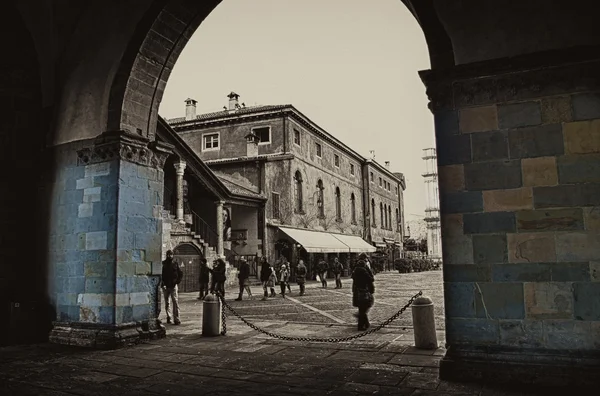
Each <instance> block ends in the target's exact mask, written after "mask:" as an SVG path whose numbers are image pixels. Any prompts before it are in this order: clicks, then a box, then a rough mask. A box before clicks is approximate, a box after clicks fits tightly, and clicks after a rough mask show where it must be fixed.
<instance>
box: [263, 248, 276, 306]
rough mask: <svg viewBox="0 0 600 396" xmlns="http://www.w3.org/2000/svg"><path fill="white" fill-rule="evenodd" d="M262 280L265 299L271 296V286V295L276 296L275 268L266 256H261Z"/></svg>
mask: <svg viewBox="0 0 600 396" xmlns="http://www.w3.org/2000/svg"><path fill="white" fill-rule="evenodd" d="M260 282H261V284H262V287H263V292H264V295H263V298H262V300H263V301H266V300H267V298H268V297H269V291H268V289H269V288H271V297H274V296H275V270H274V269H273V267H271V264H269V262H268V261H267V258H266V257H265V256H262V257H261V258H260Z"/></svg>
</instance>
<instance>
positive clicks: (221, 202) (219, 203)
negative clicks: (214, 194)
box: [215, 200, 226, 206]
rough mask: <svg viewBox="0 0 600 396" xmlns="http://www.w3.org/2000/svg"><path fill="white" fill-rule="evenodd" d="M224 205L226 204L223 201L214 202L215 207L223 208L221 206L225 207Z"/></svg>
mask: <svg viewBox="0 0 600 396" xmlns="http://www.w3.org/2000/svg"><path fill="white" fill-rule="evenodd" d="M225 203H226V202H225V201H223V200H219V201H215V204H216V205H219V206H223V205H225Z"/></svg>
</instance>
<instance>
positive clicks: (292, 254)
mask: <svg viewBox="0 0 600 396" xmlns="http://www.w3.org/2000/svg"><path fill="white" fill-rule="evenodd" d="M195 105H196V102H195V101H194V100H193V99H188V100H186V117H181V118H176V119H171V120H169V121H168V122H169V125H170V126H171V127H172V128H173V129H174V130H175V131H176V132H177V134H178V135H179V136H180V137H181V138H182V139H183V140H184V141H185V142H186V143H187V145H188V146H189V147H190V148H191V149H192V150H193V151H194V152H195V153H196V154H197V155H198V157H199V158H200V159H202V160H203V161H204V162H205V163H206V164H207V165H208V166H209V167H210V168H211V170H212V171H213V172H214V173H215V175H216V176H217V177H218V178H220V179H221V180H223V181H226V182H228V183H230V184H235V185H237V186H239V187H240V188H244V189H246V190H247V191H251V192H253V193H255V194H261V195H264V196H265V197H266V198H267V202H266V205H265V208H264V213H263V216H264V219H265V221H264V222H261V224H264V230H263V231H262V235H263V236H264V238H260V243H246V244H243V243H237V244H236V241H237V240H236V238H237V237H238V236H241V237H243V233H244V229H241V230H240V234H241V235H235V236H234V238H233V241H232V246H231V249H232V251H233V252H234V253H235V254H236V255H249V254H252V253H254V252H258V253H259V254H261V255H266V256H267V257H268V258H269V259H277V258H279V257H281V256H282V255H283V256H286V258H287V259H288V260H291V261H292V262H295V259H296V258H298V257H304V258H305V259H307V260H308V261H309V262H314V261H317V260H318V259H319V258H320V257H323V256H321V255H326V254H336V255H341V258H342V259H343V260H348V259H351V257H352V256H351V254H352V253H358V252H359V251H374V250H376V249H379V250H381V251H383V252H385V253H386V254H388V253H392V254H393V252H394V251H397V250H399V249H400V246H401V242H402V238H403V230H404V210H403V192H404V190H405V189H406V184H405V179H404V176H403V175H402V174H401V173H392V172H391V171H390V170H389V163H387V164H386V166H382V165H380V164H379V163H377V162H376V161H374V159H367V158H364V157H363V156H361V155H360V154H358V153H357V152H356V151H354V150H352V149H351V148H350V147H348V146H347V145H345V144H344V143H342V142H341V141H339V140H338V139H336V138H335V137H334V136H332V135H331V134H329V133H328V132H326V131H324V130H323V129H322V128H320V127H319V126H318V125H316V124H315V123H314V122H312V121H311V120H310V119H308V118H307V117H306V116H305V115H303V114H302V113H300V112H299V111H298V110H297V109H295V108H294V107H293V106H291V105H275V106H254V107H245V105H243V104H241V105H240V103H239V96H238V95H237V94H235V93H233V92H232V93H231V94H230V95H229V106H228V107H225V109H224V110H223V111H219V112H216V113H209V114H201V115H196V109H195ZM231 215H232V219H235V217H237V216H239V214H237V213H236V212H235V211H234V212H232V214H231ZM302 232H304V233H303V234H302V236H300V235H299V233H302ZM307 232H313V233H316V234H314V235H313V237H314V238H315V239H318V238H319V237H320V238H321V239H323V238H325V237H324V235H333V236H334V238H337V239H340V238H342V239H343V238H346V239H345V240H346V241H347V242H348V243H350V244H352V243H356V244H358V245H360V242H358V241H357V240H362V241H366V242H367V244H364V245H362V246H355V247H354V248H352V247H351V249H350V251H349V249H348V247H347V246H346V245H344V244H342V245H341V246H337V245H336V243H335V241H333V239H332V240H331V243H330V244H329V245H327V244H326V245H325V246H320V247H316V246H308V245H311V242H309V241H308V240H307V238H309V239H310V237H311V235H309V234H307ZM348 237H354V239H353V240H350V239H348ZM334 245H335V246H334ZM352 250H355V251H352ZM347 253H348V254H350V255H347ZM324 258H325V259H327V257H326V256H324Z"/></svg>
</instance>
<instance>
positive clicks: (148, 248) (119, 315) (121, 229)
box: [115, 161, 164, 323]
mask: <svg viewBox="0 0 600 396" xmlns="http://www.w3.org/2000/svg"><path fill="white" fill-rule="evenodd" d="M163 177H164V173H163V171H162V170H161V169H156V168H151V167H147V166H142V165H138V164H134V163H131V162H126V161H122V162H121V164H120V169H119V208H118V226H117V229H118V231H117V246H116V249H117V271H116V277H117V278H116V284H117V290H116V297H115V305H116V321H117V323H130V322H135V321H143V320H147V319H148V317H149V314H150V311H151V310H152V306H153V304H154V303H155V302H154V301H152V299H151V295H152V290H153V287H154V281H153V280H152V276H151V275H160V273H161V269H162V265H161V253H162V237H161V233H162V221H163V219H162V195H163Z"/></svg>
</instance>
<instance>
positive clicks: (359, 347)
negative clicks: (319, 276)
mask: <svg viewBox="0 0 600 396" xmlns="http://www.w3.org/2000/svg"><path fill="white" fill-rule="evenodd" d="M407 275H412V274H407ZM435 276H436V275H435V274H434V275H433V277H435ZM377 277H378V282H379V287H378V291H379V292H381V290H385V288H386V287H388V286H389V285H391V286H390V290H392V286H393V287H395V286H394V285H395V284H396V283H397V281H398V279H401V278H403V277H401V276H398V275H391V274H390V275H387V276H382V274H378V275H377ZM419 277H420V281H421V282H424V281H425V280H426V279H427V278H426V277H425V276H423V275H422V274H420V275H419ZM413 278H414V279H413V280H415V279H416V278H417V277H413ZM342 291H343V293H345V292H346V291H345V290H344V289H342ZM403 292H404V293H406V290H403ZM343 293H331V292H330V291H327V290H320V289H318V288H317V286H315V285H311V290H310V291H309V295H308V296H307V297H310V298H311V299H312V300H308V299H307V300H305V301H304V303H305V304H311V303H310V302H309V301H313V303H314V302H317V303H322V299H324V298H329V299H332V298H334V297H335V296H341V297H342V298H343V297H344V296H343ZM411 293H412V292H411ZM319 296H320V297H319ZM231 297H235V295H232V294H231V293H230V294H229V295H228V296H227V299H228V300H230V299H231ZM294 298H296V297H294ZM436 298H439V297H436ZM380 300H381V301H385V302H390V301H392V302H391V303H390V304H392V305H391V306H387V307H384V308H382V310H383V311H385V313H386V314H389V313H390V312H392V311H394V312H395V310H397V308H396V306H395V305H396V303H394V301H395V300H399V301H401V299H398V298H396V297H394V296H391V297H390V298H381V299H380ZM182 302H183V304H182V305H183V311H184V314H183V315H182V318H183V323H182V325H180V326H173V325H167V331H168V337H167V338H165V339H162V340H154V341H149V342H145V343H143V344H139V345H135V346H131V347H127V348H124V349H120V350H115V351H94V350H84V349H79V348H75V347H64V346H58V345H51V344H42V345H33V346H17V347H7V348H0V395H15V396H21V395H42V396H46V395H48V396H50V395H51V396H66V395H81V396H90V395H91V396H96V395H98V396H99V395H103V396H104V395H127V396H138V395H149V396H152V395H165V394H173V395H178V396H185V395H200V396H201V395H211V396H214V395H233V396H236V395H244V396H249V395H264V396H266V395H314V396H324V395H329V396H332V395H344V396H346V395H350V396H352V395H411V396H418V395H478V396H491V395H520V394H548V391H539V392H537V393H536V392H535V391H529V392H527V393H526V392H524V391H523V390H514V389H513V390H503V389H498V388H496V387H492V386H487V385H485V384H462V383H452V382H448V381H441V380H440V379H439V364H440V359H441V358H442V357H443V355H444V353H445V349H443V348H440V349H437V350H420V349H417V348H415V347H414V346H413V340H414V338H413V337H414V336H413V333H412V331H413V330H412V326H405V327H402V326H390V327H385V328H383V329H381V330H380V331H378V332H375V333H373V334H369V335H367V336H365V337H362V338H359V339H354V340H351V341H345V342H337V343H333V342H331V343H330V342H328V343H317V342H307V341H298V340H295V341H287V340H281V339H277V338H271V337H269V336H267V335H265V334H261V333H259V332H256V331H255V330H253V329H251V328H250V327H248V326H247V325H245V324H244V323H242V322H241V321H240V320H238V319H236V318H233V317H230V318H229V319H228V320H227V335H226V336H217V337H202V335H201V314H202V312H201V311H202V309H201V306H202V304H200V303H199V302H198V301H197V300H195V295H184V296H182ZM234 303H236V304H237V305H238V307H245V309H247V311H248V312H250V313H252V312H256V310H261V309H262V308H263V305H262V304H265V306H270V307H271V310H277V309H278V307H287V309H290V310H293V309H298V312H301V311H300V310H301V309H302V308H304V307H303V306H301V305H299V304H297V303H294V302H292V301H289V300H287V299H285V300H284V299H282V298H280V297H279V298H275V299H271V300H269V301H257V300H244V301H241V302H234ZM338 305H340V304H338V302H335V301H334V302H333V303H332V306H338ZM382 305H383V304H382ZM253 310H254V311H253ZM326 312H330V313H331V314H332V315H337V317H340V318H342V317H344V316H343V315H340V312H345V310H344V311H340V310H337V311H336V310H335V309H333V310H328V311H326ZM311 315H312V317H313V318H319V320H322V318H325V319H328V317H327V316H324V315H321V314H319V313H318V312H315V311H312V312H311ZM381 315H382V316H379V317H375V318H374V319H373V322H375V320H377V319H378V318H380V317H384V315H383V314H381ZM258 316H260V315H258ZM374 316H375V315H374ZM409 316H410V315H409ZM283 318H284V316H278V315H277V312H270V313H268V314H265V315H264V317H262V318H258V317H255V318H254V319H252V322H253V323H254V324H256V325H257V326H259V327H261V328H263V329H266V330H268V331H271V332H273V333H275V334H280V335H288V336H292V337H323V338H328V337H344V336H351V335H355V334H357V330H356V328H355V327H356V325H355V320H356V319H354V318H353V317H352V318H351V319H349V320H348V323H345V324H340V323H336V322H331V319H328V320H329V322H327V321H325V322H319V321H314V320H313V321H310V320H308V321H306V322H303V321H300V320H299V318H300V319H304V317H302V316H298V317H296V318H292V319H293V320H289V321H288V320H285V319H283ZM438 337H439V340H440V344H441V345H443V340H444V334H443V328H441V329H439V331H438Z"/></svg>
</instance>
